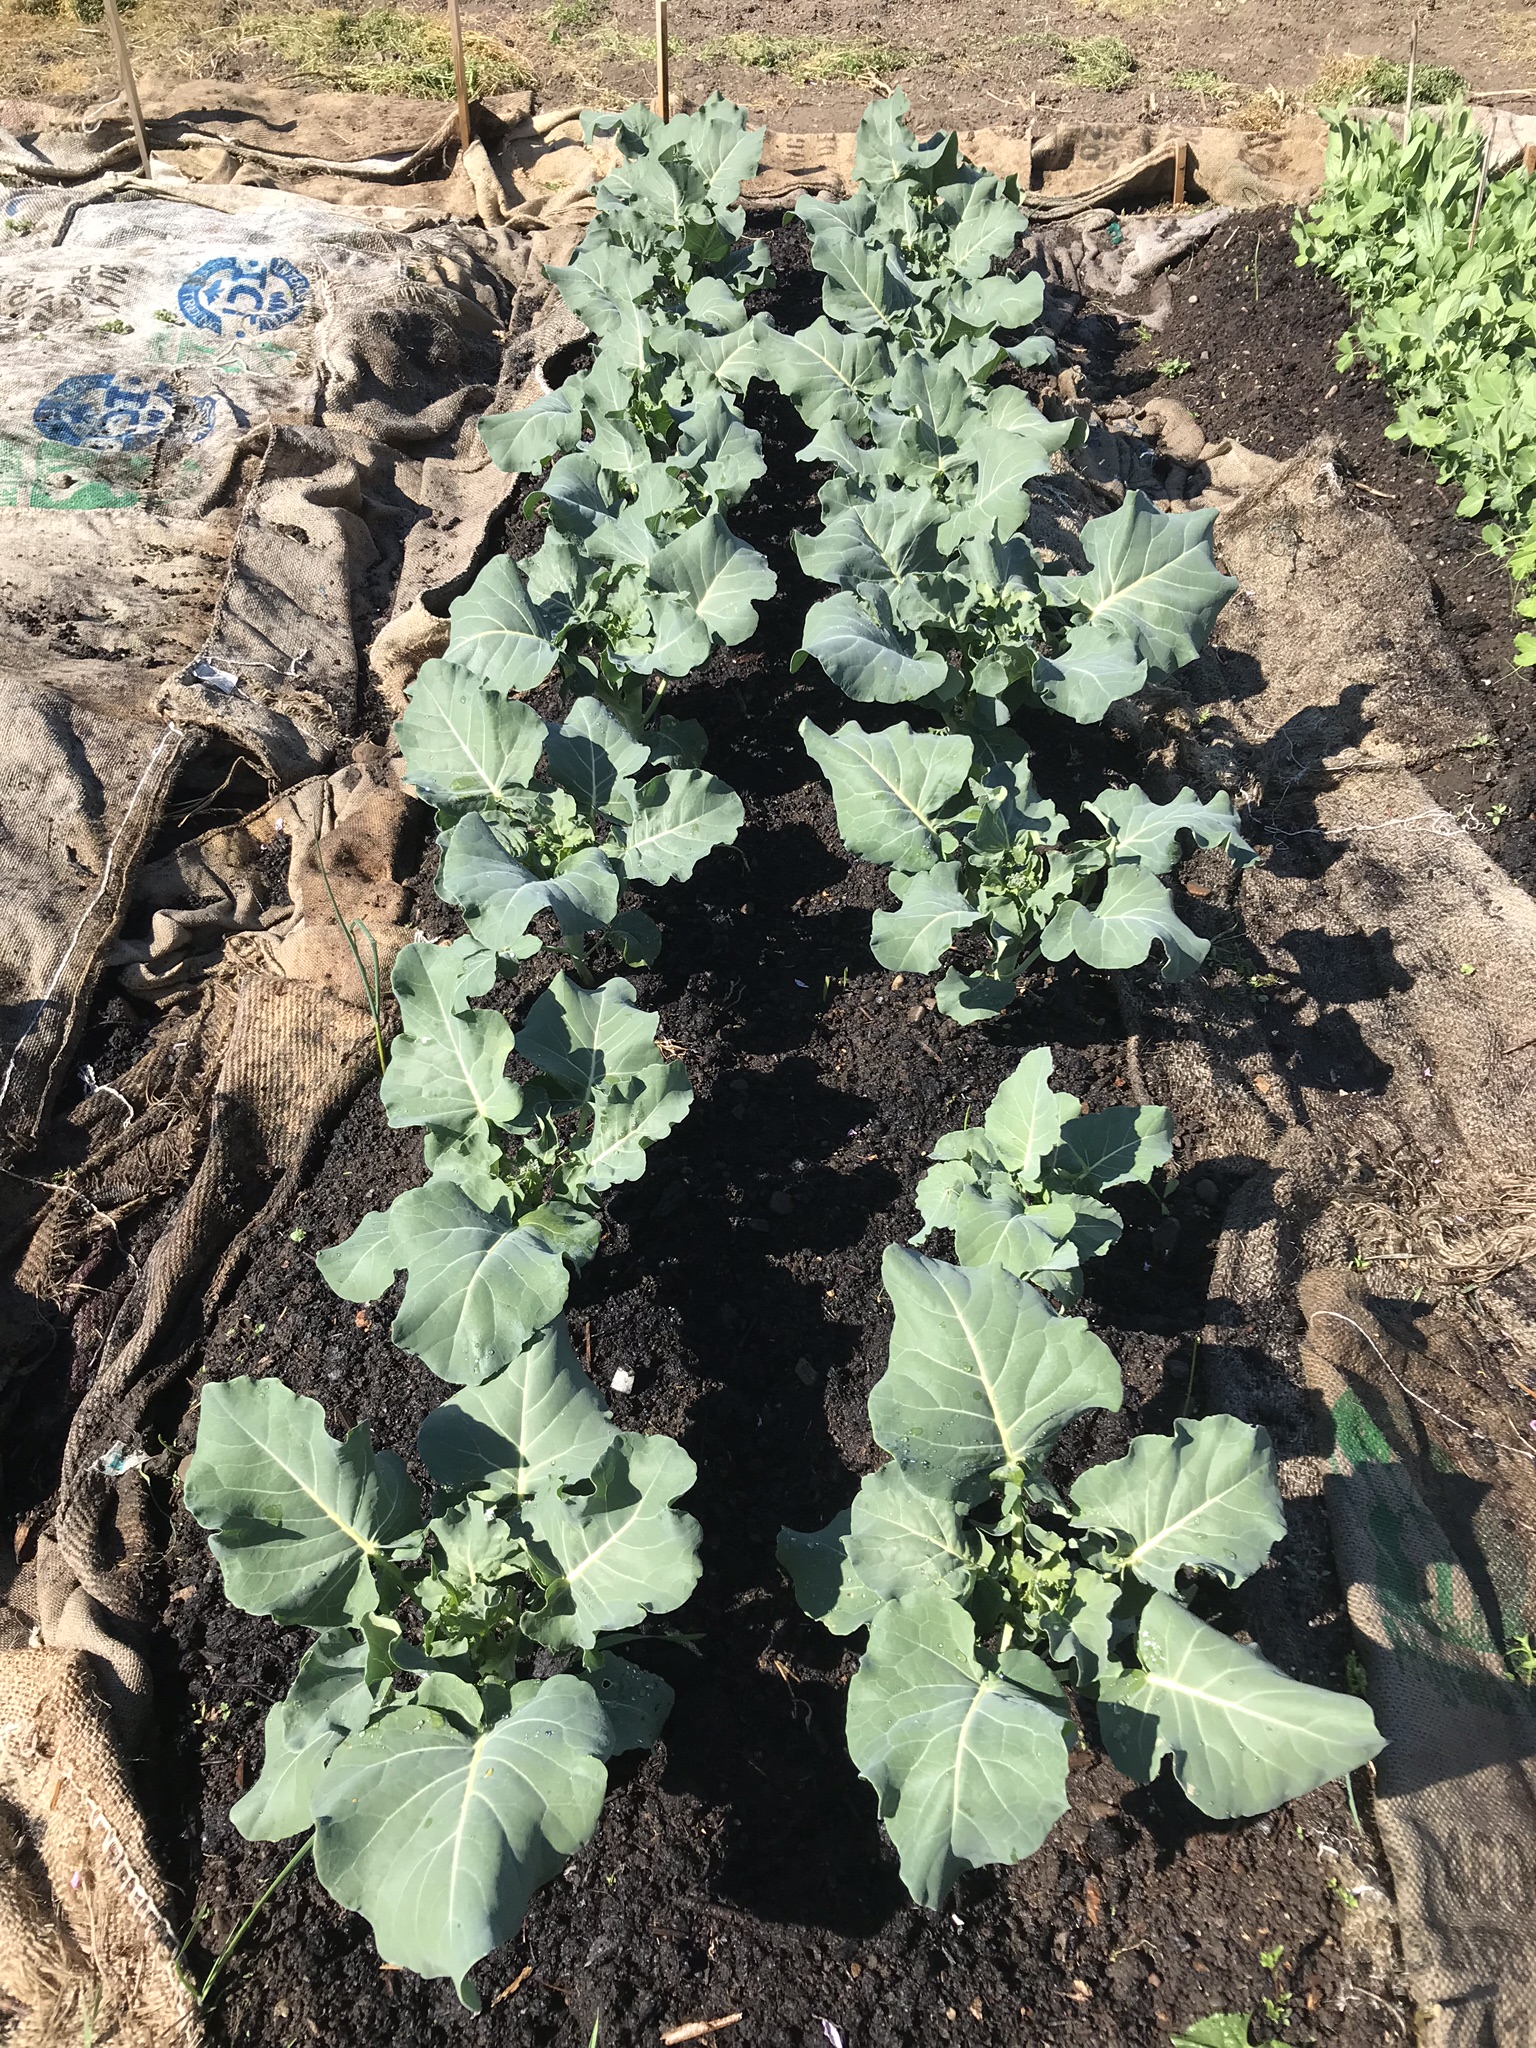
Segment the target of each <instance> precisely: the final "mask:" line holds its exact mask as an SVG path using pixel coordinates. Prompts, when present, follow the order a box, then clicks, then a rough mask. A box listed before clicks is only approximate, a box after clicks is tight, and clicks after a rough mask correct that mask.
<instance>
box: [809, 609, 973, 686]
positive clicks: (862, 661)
mask: <svg viewBox="0 0 1536 2048" xmlns="http://www.w3.org/2000/svg"><path fill="white" fill-rule="evenodd" d="M800 644H801V653H800V654H798V655H796V656H794V657H792V658H791V661H790V667H791V668H797V667H799V666H800V663H801V661H802V659H803V657H804V656H805V655H810V656H813V657H814V658H815V660H817V661H819V662H820V663H821V665H822V667H823V668H824V669H825V670H826V672H827V675H828V676H829V677H830V679H831V680H832V681H833V682H834V683H836V685H837V687H838V688H839V689H840V690H841V691H842V693H843V695H844V696H845V697H852V698H853V700H854V702H855V703H858V704H907V703H910V702H911V701H912V700H913V699H914V698H917V697H931V696H932V695H933V693H934V691H935V690H938V689H942V687H943V686H944V684H945V682H946V681H947V680H948V678H949V664H948V662H947V661H945V659H944V657H943V655H942V654H932V653H928V652H926V651H925V650H924V649H923V648H922V646H921V645H920V644H919V642H918V640H917V639H916V637H915V636H914V635H913V634H912V633H910V632H908V631H907V630H906V629H905V628H904V627H901V626H898V625H897V624H896V622H895V620H894V618H893V617H892V614H891V601H890V598H889V596H888V595H887V593H886V592H885V590H884V589H883V588H881V587H880V586H879V585H874V586H871V587H870V588H868V589H867V591H866V592H865V594H864V595H863V596H861V597H855V595H854V594H853V592H852V591H850V590H839V591H838V592H837V593H836V594H835V595H834V596H832V597H824V598H823V599H822V600H821V602H820V603H819V604H813V605H812V606H811V608H810V610H809V611H808V612H807V613H806V615H805V631H804V636H803V638H802V640H801V643H800Z"/></svg>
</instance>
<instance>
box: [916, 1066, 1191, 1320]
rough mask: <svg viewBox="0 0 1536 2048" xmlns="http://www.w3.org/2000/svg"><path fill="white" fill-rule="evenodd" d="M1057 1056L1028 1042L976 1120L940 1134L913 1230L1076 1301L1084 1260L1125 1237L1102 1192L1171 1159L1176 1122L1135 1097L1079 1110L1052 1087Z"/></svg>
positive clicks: (961, 1256)
mask: <svg viewBox="0 0 1536 2048" xmlns="http://www.w3.org/2000/svg"><path fill="white" fill-rule="evenodd" d="M1052 1064H1053V1062H1052V1059H1051V1051H1050V1047H1049V1046H1043V1045H1042V1046H1036V1047H1035V1049H1034V1051H1033V1052H1027V1053H1025V1055H1024V1057H1023V1059H1021V1060H1020V1062H1019V1064H1018V1065H1017V1067H1015V1068H1014V1070H1013V1072H1012V1073H1011V1074H1010V1075H1009V1076H1008V1078H1007V1080H1006V1081H1004V1082H1003V1084H1002V1086H1001V1087H1000V1088H999V1089H998V1091H997V1093H996V1095H994V1096H993V1098H992V1101H991V1103H990V1104H989V1106H988V1108H987V1112H986V1115H985V1117H984V1118H983V1120H982V1121H981V1123H980V1124H978V1125H976V1126H975V1127H974V1128H972V1127H969V1126H967V1127H966V1128H964V1129H962V1130H958V1131H946V1132H945V1134H944V1136H943V1137H942V1138H940V1139H939V1140H938V1142H937V1144H936V1145H935V1146H934V1148H933V1151H932V1153H931V1155H930V1156H931V1157H932V1158H933V1159H934V1160H935V1161H936V1162H937V1163H936V1164H935V1165H934V1166H931V1167H930V1168H929V1170H928V1171H927V1173H925V1174H924V1175H923V1177H922V1179H921V1180H920V1181H919V1182H918V1184H917V1194H916V1197H915V1199H916V1202H917V1209H918V1214H919V1215H920V1216H921V1217H922V1219H923V1228H922V1229H921V1230H920V1231H919V1232H918V1233H917V1235H916V1236H915V1237H913V1238H912V1239H911V1240H910V1241H911V1243H913V1244H923V1243H925V1242H926V1241H927V1239H928V1238H929V1237H930V1236H931V1235H932V1233H933V1232H934V1231H935V1230H950V1231H953V1232H954V1238H955V1256H956V1258H957V1259H958V1260H959V1261H960V1264H961V1265H962V1266H986V1265H990V1264H992V1263H993V1262H994V1261H995V1262H996V1263H997V1264H998V1265H1001V1266H1003V1267H1005V1268H1006V1269H1007V1271H1008V1272H1010V1273H1013V1274H1015V1275H1016V1276H1017V1277H1018V1278H1019V1279H1021V1280H1028V1281H1030V1282H1032V1284H1033V1285H1034V1286H1036V1287H1038V1288H1040V1289H1041V1290H1042V1291H1043V1292H1044V1293H1046V1294H1049V1295H1051V1296H1052V1297H1053V1298H1054V1299H1055V1300H1057V1301H1060V1302H1066V1303H1069V1304H1070V1303H1074V1302H1076V1301H1077V1300H1078V1299H1079V1298H1080V1296H1081V1294H1082V1291H1083V1264H1084V1261H1085V1260H1088V1259H1095V1258H1098V1257H1100V1256H1101V1255H1102V1254H1103V1253H1104V1252H1106V1251H1108V1250H1109V1247H1110V1246H1111V1245H1112V1244H1114V1243H1115V1242H1116V1241H1117V1239H1118V1238H1119V1236H1120V1218H1119V1215H1118V1214H1117V1212H1116V1211H1115V1210H1114V1209H1113V1208H1111V1207H1110V1205H1109V1203H1107V1202H1105V1201H1102V1200H1101V1199H1100V1197H1101V1196H1102V1195H1103V1193H1104V1191H1105V1190H1106V1189H1108V1188H1114V1187H1122V1186H1124V1185H1125V1183H1126V1182H1127V1181H1143V1182H1145V1181H1148V1180H1150V1179H1151V1178H1152V1175H1153V1174H1154V1173H1155V1172H1156V1171H1157V1169H1158V1167H1160V1166H1166V1165H1167V1164H1168V1162H1169V1160H1170V1159H1172V1157H1173V1122H1172V1119H1171V1118H1170V1116H1169V1114H1168V1112H1167V1110H1166V1109H1155V1108H1151V1107H1148V1108H1144V1109H1135V1108H1132V1107H1131V1106H1130V1105H1129V1104H1123V1105H1117V1106H1116V1107H1114V1108H1113V1109H1101V1110H1097V1111H1095V1112H1094V1113H1093V1114H1091V1115H1089V1116H1084V1115H1083V1114H1082V1113H1081V1112H1082V1104H1081V1103H1080V1102H1079V1101H1078V1099H1077V1097H1076V1096H1075V1095H1066V1094H1062V1093H1059V1092H1058V1091H1057V1090H1056V1089H1054V1088H1052V1086H1051V1067H1052Z"/></svg>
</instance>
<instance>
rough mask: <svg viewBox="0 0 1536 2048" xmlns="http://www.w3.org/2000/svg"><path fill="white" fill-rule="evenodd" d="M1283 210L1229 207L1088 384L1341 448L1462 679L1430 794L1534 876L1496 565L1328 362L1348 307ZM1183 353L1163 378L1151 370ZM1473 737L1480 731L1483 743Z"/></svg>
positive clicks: (1413, 457) (1216, 428) (1524, 702)
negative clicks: (1146, 326) (1163, 304)
mask: <svg viewBox="0 0 1536 2048" xmlns="http://www.w3.org/2000/svg"><path fill="white" fill-rule="evenodd" d="M1292 218H1293V216H1292V213H1291V210H1290V209H1289V208H1288V207H1287V208H1273V209H1268V210H1266V211H1263V212H1259V213H1251V214H1242V215H1240V216H1238V217H1237V218H1235V219H1234V220H1233V221H1232V222H1231V224H1230V226H1225V227H1222V228H1221V229H1219V230H1218V231H1217V233H1215V234H1214V235H1212V236H1211V238H1210V239H1209V240H1208V241H1207V242H1205V243H1204V244H1203V245H1202V246H1201V247H1200V248H1198V249H1197V250H1195V252H1194V253H1193V254H1192V255H1191V256H1189V257H1188V258H1187V259H1186V260H1185V261H1184V262H1183V263H1181V264H1180V265H1179V267H1178V268H1177V270H1175V271H1174V272H1173V273H1172V274H1171V279H1172V286H1173V306H1172V311H1171V314H1170V316H1169V318H1168V321H1167V324H1166V326H1165V327H1164V328H1163V329H1162V331H1161V332H1160V333H1158V334H1156V335H1149V336H1145V337H1143V338H1140V339H1138V338H1137V337H1136V336H1135V335H1134V333H1130V334H1128V335H1127V336H1126V337H1125V339H1124V341H1123V342H1121V343H1118V344H1116V345H1114V346H1112V347H1101V348H1100V349H1099V350H1097V351H1090V352H1089V361H1090V364H1091V369H1092V376H1093V381H1092V383H1091V385H1090V393H1091V395H1093V396H1094V397H1095V398H1098V399H1101V400H1102V401H1105V402H1107V401H1108V400H1109V399H1110V398H1112V397H1113V396H1115V395H1125V396H1129V397H1131V398H1132V399H1133V401H1134V402H1137V403H1140V402H1141V401H1142V400H1143V399H1145V398H1146V397H1147V396H1148V395H1150V393H1151V392H1153V391H1156V392H1157V393H1159V394H1160V395H1161V394H1166V395H1168V396H1170V397H1173V398H1176V399H1178V400H1179V402H1180V403H1181V404H1183V405H1185V406H1187V407H1188V408H1189V410H1190V411H1191V412H1192V413H1193V415H1194V417H1195V418H1196V420H1197V421H1198V422H1199V423H1200V425H1201V426H1202V427H1203V428H1204V429H1205V431H1206V433H1207V435H1208V436H1209V437H1210V439H1211V440H1213V441H1215V440H1219V439H1221V438H1222V437H1223V436H1226V435H1231V436H1233V437H1234V438H1238V439H1241V440H1243V441H1245V442H1247V443H1248V445H1249V446H1250V447H1252V448H1255V449H1257V450H1258V451H1259V452H1260V453H1261V454H1265V455H1272V456H1280V457H1284V456H1289V455H1294V454H1296V453H1297V452H1298V451H1299V450H1300V449H1301V448H1303V447H1305V446H1306V445H1307V443H1308V442H1309V441H1311V440H1312V439H1313V438H1314V437H1315V436H1317V435H1318V434H1326V435H1329V436H1331V437H1332V438H1333V439H1334V440H1335V441H1337V443H1338V445H1339V451H1340V455H1341V458H1342V464H1343V468H1344V473H1345V475H1346V477H1347V478H1348V480H1349V482H1350V484H1351V486H1352V489H1353V493H1354V502H1356V503H1358V504H1360V505H1362V506H1363V507H1365V508H1366V509H1367V510H1370V511H1373V512H1377V513H1379V514H1381V515H1382V516H1383V517H1384V518H1386V519H1388V520H1389V521H1390V522H1391V524H1392V526H1393V528H1394V529H1395V530H1396V532H1397V534H1398V535H1399V537H1400V538H1401V540H1402V541H1403V542H1404V544H1405V545H1406V546H1407V547H1408V548H1409V550H1410V551H1411V552H1412V553H1413V554H1414V555H1415V556H1416V557H1417V559H1418V561H1419V562H1420V564H1421V565H1422V567H1423V570H1424V573H1425V576H1426V577H1427V578H1428V580H1429V584H1430V587H1431V590H1432V592H1433V594H1434V598H1435V604H1436V609H1437V610H1438V612H1439V614H1440V617H1441V620H1442V623H1443V624H1444V626H1445V629H1446V631H1447V632H1448V633H1449V634H1450V636H1451V638H1452V640H1453V641H1454V643H1455V645H1456V646H1457V648H1458V650H1459V652H1460V653H1461V656H1462V659H1463V661H1464V662H1465V664H1466V667H1467V671H1468V676H1469V684H1468V688H1467V690H1466V692H1465V694H1464V696H1463V698H1462V701H1461V702H1460V703H1459V704H1458V705H1456V706H1455V707H1454V709H1455V711H1456V713H1457V715H1458V716H1459V718H1460V719H1461V721H1462V722H1463V723H1464V725H1465V728H1466V736H1467V742H1468V744H1467V745H1466V747H1465V748H1464V749H1463V750H1462V751H1460V752H1457V753H1452V754H1448V755H1446V756H1444V757H1443V758H1441V759H1439V760H1437V761H1435V762H1434V763H1432V764H1426V771H1427V773H1428V777H1429V782H1430V787H1431V788H1432V789H1433V791H1434V793H1435V795H1436V797H1437V798H1438V799H1439V801H1440V802H1441V803H1442V804H1443V805H1444V806H1445V808H1446V809H1447V810H1448V811H1450V812H1451V813H1452V814H1453V815H1455V816H1457V817H1459V818H1460V819H1461V820H1462V822H1463V824H1464V825H1465V828H1466V829H1467V830H1468V831H1471V832H1472V833H1474V834H1475V835H1476V836H1477V837H1478V839H1479V840H1480V841H1481V842H1482V843H1483V844H1484V845H1485V846H1486V847H1487V849H1488V851H1489V852H1490V853H1491V854H1492V856H1493V858H1494V859H1495V860H1496V861H1497V862H1498V863H1499V865H1500V866H1501V867H1502V868H1503V869H1504V870H1505V871H1506V873H1508V874H1509V875H1511V876H1513V878H1514V879H1515V880H1516V881H1518V882H1520V883H1521V884H1522V885H1523V886H1525V887H1527V888H1529V887H1530V886H1531V882H1532V878H1533V876H1536V754H1533V750H1532V739H1533V737H1536V694H1533V693H1536V685H1533V683H1532V672H1531V671H1530V670H1528V669H1527V670H1519V669H1515V668H1514V667H1513V666H1512V665H1511V659H1510V657H1511V649H1512V641H1513V633H1514V626H1515V621H1514V619H1513V616H1512V612H1511V597H1510V581H1509V573H1508V571H1507V569H1505V567H1504V566H1503V565H1502V564H1501V563H1500V562H1499V561H1498V560H1497V559H1496V558H1495V556H1494V555H1493V554H1492V553H1491V552H1490V551H1489V549H1488V548H1487V546H1486V545H1485V544H1484V542H1483V540H1482V538H1481V535H1480V531H1479V528H1480V522H1479V521H1478V520H1476V519H1466V518H1458V517H1457V515H1456V505H1457V502H1458V500H1459V498H1460V496H1461V491H1460V489H1459V488H1458V487H1457V485H1456V484H1455V483H1445V484H1442V483H1439V482H1437V481H1436V478H1435V471H1434V467H1433V465H1432V464H1431V463H1430V462H1429V460H1428V459H1427V458H1426V457H1425V456H1424V455H1423V454H1421V453H1420V452H1419V451H1418V450H1417V449H1415V448H1413V447H1411V446H1410V445H1409V444H1408V443H1407V442H1406V441H1402V440H1388V439H1387V438H1386V430H1387V428H1388V427H1390V426H1391V425H1392V424H1393V422H1394V420H1395V418H1396V415H1397V406H1396V402H1395V401H1394V399H1393V398H1392V397H1391V396H1390V395H1389V393H1388V392H1387V390H1386V389H1385V387H1384V386H1383V385H1382V384H1380V383H1379V382H1378V381H1377V380H1376V379H1375V378H1374V377H1373V376H1372V375H1371V374H1370V372H1369V370H1368V369H1367V367H1366V365H1365V364H1364V363H1363V362H1356V363H1355V364H1353V365H1352V366H1351V367H1350V368H1349V369H1347V370H1340V369H1338V368H1337V367H1336V360H1335V359H1336V350H1337V343H1338V340H1339V337H1340V336H1341V335H1342V334H1343V332H1344V330H1345V328H1346V327H1348V325H1349V324H1350V309H1349V303H1348V301H1347V300H1346V299H1345V297H1344V295H1343V293H1342V292H1341V291H1340V290H1339V288H1338V286H1337V285H1336V284H1334V283H1333V281H1332V280H1331V279H1330V278H1328V277H1327V276H1325V275H1324V274H1323V273H1322V272H1321V271H1319V270H1316V269H1304V268H1301V267H1299V266H1298V265H1297V262H1296V244H1295V242H1294V240H1293V239H1292V236H1291V221H1292ZM1169 363H1173V364H1175V365H1180V366H1183V365H1187V368H1185V367H1180V368H1179V369H1178V370H1177V372H1176V374H1174V375H1173V376H1168V375H1166V374H1164V372H1163V370H1162V368H1161V366H1163V365H1166V364H1169ZM1483 735H1491V736H1492V740H1491V744H1490V743H1489V741H1488V740H1487V739H1485V738H1484V737H1482V736H1483Z"/></svg>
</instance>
